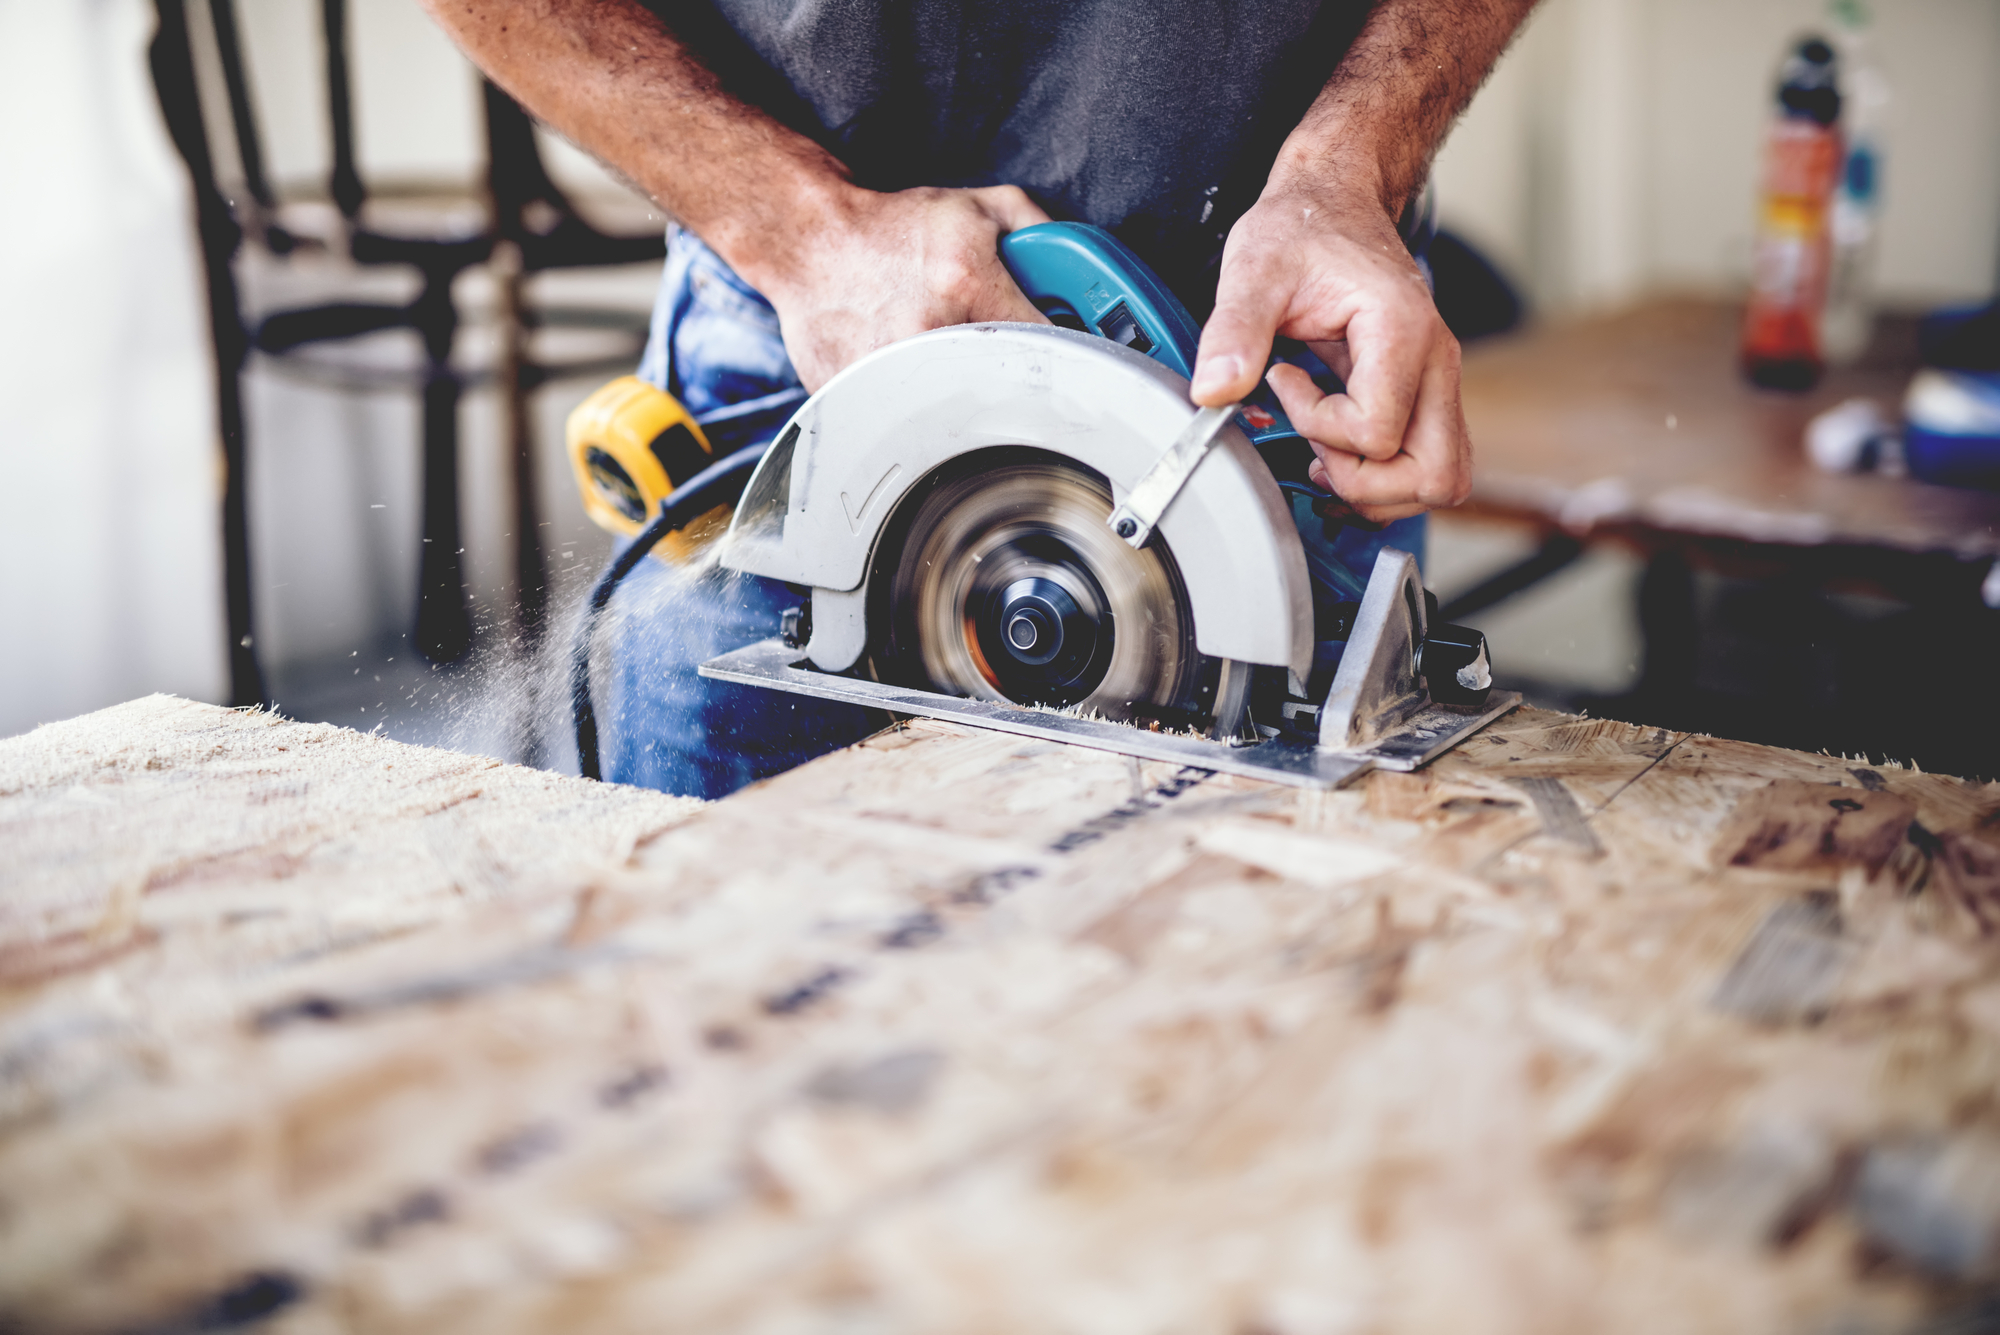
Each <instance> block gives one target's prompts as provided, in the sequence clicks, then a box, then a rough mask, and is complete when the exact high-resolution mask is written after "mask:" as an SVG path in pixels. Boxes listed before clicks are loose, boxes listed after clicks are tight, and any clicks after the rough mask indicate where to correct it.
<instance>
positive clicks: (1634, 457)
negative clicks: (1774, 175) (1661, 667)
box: [1464, 298, 2000, 603]
mask: <svg viewBox="0 0 2000 1335" xmlns="http://www.w3.org/2000/svg"><path fill="white" fill-rule="evenodd" d="M1742 318H1743V317H1742V308H1741V307H1740V306H1737V305H1734V304H1731V303H1727V302H1719V301H1704V300H1698V299H1693V298H1662V299H1656V300H1651V301H1647V302H1645V303H1643V304H1640V305H1638V306H1634V307H1631V308H1629V309H1626V310H1621V311H1616V312H1613V313H1610V314H1606V315H1600V316H1595V317H1591V318H1587V319H1576V320H1569V321H1556V322H1550V323H1547V324H1542V325H1536V326H1532V327H1530V328H1529V329H1528V330H1527V331H1526V332H1524V333H1522V334H1519V335H1514V336H1510V337H1503V338H1496V339H1492V340H1489V341H1486V342H1482V343H1479V344H1476V345H1475V346H1474V347H1472V348H1471V349H1469V350H1468V351H1467V353H1466V357H1465V376H1464V396H1465V416H1466V422H1467V425H1468V426H1469V427H1470V429H1471V432H1472V438H1473V440H1474V442H1475V444H1476V450H1477V453H1476V458H1475V467H1474V475H1473V493H1472V499H1471V503H1470V508H1469V511H1468V513H1472V514H1478V513H1482V512H1484V513H1486V514H1489V515H1493V516H1498V517H1507V518H1513V519H1519V520H1523V521H1526V522H1530V523H1533V524H1536V525H1539V526H1542V527H1544V528H1546V529H1549V530H1560V531H1564V532H1568V533H1570V534H1573V535H1576V536H1578V537H1589V536H1591V535H1605V536H1618V537H1622V538H1625V539H1627V540H1629V541H1631V542H1634V543H1636V544H1639V545H1641V546H1644V547H1647V548H1650V549H1659V548H1662V547H1668V548H1674V549H1678V550H1682V551H1692V550H1697V549H1699V550H1704V551H1706V552H1708V553H1710V554H1711V555H1713V556H1716V557H1718V558H1720V557H1724V556H1731V555H1733V556H1734V557H1736V558H1737V559H1739V560H1749V561H1754V560H1758V559H1762V560H1764V561H1766V562H1774V563H1791V564H1795V565H1796V564H1797V563H1800V562H1806V561H1810V562H1811V563H1812V565H1813V568H1814V570H1815V571H1816V572H1818V573H1820V574H1822V575H1825V576H1836V575H1841V574H1845V575H1849V576H1852V577H1854V578H1858V579H1864V580H1867V581H1870V582H1873V583H1876V584H1878V585H1881V586H1883V587H1885V588H1889V589H1891V590H1893V591H1895V592H1897V593H1898V594H1903V595H1907V593H1908V592H1909V589H1910V586H1911V585H1912V583H1913V582H1922V583H1926V584H1930V585H1932V586H1933V587H1935V585H1936V584H1937V583H1939V582H1942V583H1944V584H1946V585H1948V586H1950V587H1951V588H1952V589H1953V590H1954V591H1956V590H1959V589H1960V588H1963V590H1964V593H1965V595H1966V596H1968V597H1969V598H1970V600H1971V601H1972V602H1974V603H1976V602H1977V601H1978V592H1977V591H1978V586H1979V583H1980V581H1981V579H1982V578H1983V577H1984V576H1985V574H1986V572H1987V571H1988V570H1990V569H1991V568H1992V564H1993V562H1994V561H1995V560H2000V493H1995V492H1987V491H1976V490H1970V489H1966V488H1962V487H1941V486H1933V485H1931V484H1929V483H1924V482H1918V481H1916V480H1914V479H1910V478H1900V477H1886V476H1881V475H1878V474H1873V473H1844V474H1843V473H1826V472H1822V471H1820V470H1819V469H1817V468H1815V467H1814V466H1813V464H1812V462H1811V460H1809V459H1808V458H1807V457H1806V453H1805V443H1804V442H1805V428H1806V423H1807V422H1808V421H1810V420H1811V419H1812V417H1813V416H1814V415H1815V414H1817V413H1819V412H1822V411H1824V410H1825V409H1827V408H1830V407H1832V406H1833V405H1834V404H1836V403H1839V402H1841V401H1842V400H1844V399H1848V398H1853V397H1857V396H1860V397H1868V398H1872V399H1874V400H1875V401H1876V402H1877V403H1879V404H1880V405H1881V406H1882V407H1883V408H1884V409H1885V410H1886V411H1888V412H1889V413H1890V414H1891V415H1892V416H1893V415H1895V414H1896V413H1898V412H1899V410H1900V408H1901V405H1902V400H1903V391H1904V390H1905V389H1906V388H1907V387H1908V385H1909V381H1910V377H1911V375H1913V374H1914V373H1915V371H1916V370H1917V367H1918V364H1919V363H1918V359H1917V345H1916V322H1915V321H1914V320H1911V319H1908V318H1906V317H1905V318H1885V319H1884V320H1883V321H1881V323H1880V327H1879V329H1878V331H1877V335H1876V338H1875V340H1874V343H1873V344H1872V345H1871V347H1870V349H1869V352H1868V355H1867V356H1865V357H1864V358H1863V359H1862V360H1861V361H1860V362H1858V363H1857V364H1855V365H1853V366H1846V367H1837V368H1834V369H1832V370H1831V371H1829V372H1828V373H1827V375H1826V377H1825V378H1824V379H1823V380H1822V381H1821V382H1820V384H1819V385H1818V386H1816V387H1815V388H1814V389H1813V390H1812V391H1811V392H1809V393H1801V394H1791V393H1779V392H1774V391H1771V390H1760V389H1757V388H1755V387H1753V386H1752V385H1750V384H1749V383H1748V382H1747V381H1745V380H1744V378H1743V376H1742V373H1741V372H1740V371H1739V370H1738V369H1737V365H1736V350H1737V346H1738V343H1739V339H1740V332H1739V331H1740V329H1741V327H1742Z"/></svg>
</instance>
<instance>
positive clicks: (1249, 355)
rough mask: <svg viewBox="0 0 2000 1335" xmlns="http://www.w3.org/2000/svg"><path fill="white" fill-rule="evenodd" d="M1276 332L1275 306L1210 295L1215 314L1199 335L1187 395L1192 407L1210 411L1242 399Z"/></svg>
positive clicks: (1253, 299)
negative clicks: (1213, 298) (1209, 408)
mask: <svg viewBox="0 0 2000 1335" xmlns="http://www.w3.org/2000/svg"><path fill="white" fill-rule="evenodd" d="M1277 332H1278V310H1277V307H1276V306H1275V304H1272V303H1269V302H1265V301H1259V300H1257V299H1256V297H1255V296H1254V295H1252V294H1249V293H1236V292H1229V291H1222V292H1218V293H1217V294H1216V299H1215V313H1214V314H1212V315H1210V316H1209V317H1208V324H1207V325H1206V326H1205V327H1204V328H1203V329H1202V331H1201V349H1200V351H1199V352H1197V353H1196V354H1195V359H1194V381H1193V383H1192V384H1191V385H1190V386H1189V393H1190V394H1191V395H1192V396H1193V398H1194V401H1195V402H1196V403H1199V404H1201V405H1202V406H1204V407H1216V406H1219V405H1221V404H1225V403H1235V402H1237V401H1238V400H1239V399H1243V398H1247V397H1248V396H1249V395H1250V393H1251V391H1253V390H1255V389H1256V388H1257V382H1258V381H1259V380H1261V379H1262V378H1263V375H1264V363H1265V362H1267V361H1269V360H1270V358H1271V338H1272V336H1273V335H1274V334H1276V333H1277Z"/></svg>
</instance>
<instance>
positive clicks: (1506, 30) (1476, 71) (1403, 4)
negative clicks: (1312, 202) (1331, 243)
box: [1271, 0, 1534, 217]
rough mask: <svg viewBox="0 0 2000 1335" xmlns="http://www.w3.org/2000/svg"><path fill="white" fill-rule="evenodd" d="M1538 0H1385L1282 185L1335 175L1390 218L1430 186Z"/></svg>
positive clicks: (1322, 102)
mask: <svg viewBox="0 0 2000 1335" xmlns="http://www.w3.org/2000/svg"><path fill="white" fill-rule="evenodd" d="M1533 7H1534V0H1381V3H1378V4H1377V5H1376V6H1375V8H1374V10H1373V12H1372V13H1370V14H1369V16H1368V20H1367V22H1366V23H1365V24H1364V25H1363V27H1362V29H1361V33H1360V35H1359V36H1357V37H1356V38H1355V39H1354V44H1353V45H1352V46H1351V47H1349V48H1348V51H1347V55H1346V57H1345V59H1343V60H1342V61H1341V62H1340V64H1339V65H1338V66H1337V67H1336V68H1335V69H1334V72H1333V77H1332V78H1331V79H1329V80H1328V81H1327V84H1326V87H1325V88H1324V89H1322V90H1321V91H1320V95H1319V97H1318V98H1316V99H1315V100H1314V102H1313V104H1312V107H1311V108H1310V109H1309V110H1308V111H1307V112H1306V114H1305V117H1304V118H1303V119H1302V120H1301V121H1300V122H1299V125H1298V128H1297V129H1295V130H1294V131H1293V132H1292V134H1291V135H1290V137H1288V138H1287V139H1286V141H1285V145H1284V148H1283V149H1282V150H1281V151H1280V152H1279V155H1278V161H1277V163H1276V165H1275V166H1274V167H1273V169H1272V172H1271V183H1272V185H1273V186H1275V187H1278V188H1281V189H1285V188H1290V187H1292V186H1299V185H1306V186H1310V185H1312V184H1314V183H1320V184H1324V183H1326V182H1330V181H1337V182H1339V183H1341V185H1342V186H1343V187H1344V188H1349V189H1352V188H1360V189H1363V190H1366V191H1368V192H1370V193H1372V194H1373V195H1375V196H1376V198H1377V199H1378V200H1379V202H1380V203H1381V205H1382V207H1383V209H1385V210H1386V211H1387V212H1388V213H1389V215H1390V216H1391V217H1393V216H1395V215H1396V214H1398V213H1400V212H1401V211H1402V208H1403V205H1404V203H1405V202H1406V201H1407V200H1408V199H1409V197H1410V194H1411V193H1412V192H1413V191H1415V190H1416V189H1417V188H1418V187H1419V186H1421V185H1422V184H1423V181H1424V177H1425V176H1426V175H1427V174H1428V173H1429V171H1430V164H1431V158H1432V157H1433V155H1435V154H1436V152H1437V148H1438V145H1439V144H1440V143H1441V142H1442V141H1443V139H1444V136H1445V134H1446V132H1447V131H1449V130H1450V129H1451V126H1452V122H1453V121H1455V120H1457V119H1458V116H1459V114H1460V113H1461V112H1463V111H1464V110H1465V108H1466V105H1467V104H1468V103H1469V102H1471V101H1472V95H1473V94H1474V93H1475V92H1477V91H1478V90H1479V85H1480V84H1481V83H1483V82H1484V81H1485V79H1486V76H1487V74H1488V73H1490V72H1491V71H1492V69H1493V64H1494V62H1495V61H1497V60H1498V59H1499V58H1500V53H1501V52H1502V51H1504V50H1506V48H1507V43H1508V42H1509V41H1510V40H1511V39H1512V38H1513V35H1514V32H1515V30H1516V29H1517V28H1518V27H1520V25H1521V21H1522V20H1523V19H1525V18H1526V17H1527V15H1528V11H1529V10H1530V9H1532V8H1533Z"/></svg>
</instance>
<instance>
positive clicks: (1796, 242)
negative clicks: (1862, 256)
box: [1743, 37, 1842, 389]
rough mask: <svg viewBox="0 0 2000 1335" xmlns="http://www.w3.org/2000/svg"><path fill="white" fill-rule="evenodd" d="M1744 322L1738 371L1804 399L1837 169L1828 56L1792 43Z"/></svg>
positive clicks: (1816, 46)
mask: <svg viewBox="0 0 2000 1335" xmlns="http://www.w3.org/2000/svg"><path fill="white" fill-rule="evenodd" d="M1777 110H1778V114H1777V117H1776V118H1775V119H1774V120H1773V121H1772V122H1771V129H1770V133H1769V136H1768V137H1767V139H1766V141H1765V156H1764V186H1763V194H1762V198H1761V200H1760V206H1759V209H1758V220H1757V240H1756V249H1755V252H1754V254H1753V256H1752V260H1751V275H1750V307H1749V310H1748V311H1747V312H1746V313H1745V316H1744V321H1743V371H1744V374H1746V375H1748V376H1749V377H1750V379H1751V380H1752V381H1753V382H1755V383H1756V384H1759V385H1763V386H1766V387H1768V388H1772V389H1809V388H1811V387H1812V385H1814V384H1815V383H1816V382H1817V381H1818V380H1819V377H1820V373H1821V371H1823V370H1824V369H1825V366H1826V362H1825V356H1824V352H1823V350H1822V348H1821V344H1820V321H1821V318H1822V316H1823V314H1824V312H1825V309H1826V289H1827V273H1828V269H1829V267H1830V264H1831V260H1832V235H1831V225H1830V222H1831V220H1830V214H1831V211H1832V204H1833V193H1834V187H1835V185H1836V184H1837V183H1838V181H1839V179H1840V169H1841V163H1842V151H1841V137H1840V90H1839V87H1838V84H1837V82H1836V78H1835V68H1834V54H1833V48H1832V47H1831V46H1829V45H1828V44H1827V43H1826V41H1825V40H1824V39H1822V38H1819V37H1807V38H1803V39H1801V40H1800V41H1799V43H1798V44H1797V46H1795V47H1794V48H1793V50H1792V53H1791V54H1790V56H1788V57H1787V58H1786V60H1785V63H1784V66H1783V69H1782V71H1781V73H1780V75H1779V83H1778V108H1777Z"/></svg>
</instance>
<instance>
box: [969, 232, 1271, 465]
mask: <svg viewBox="0 0 2000 1335" xmlns="http://www.w3.org/2000/svg"><path fill="white" fill-rule="evenodd" d="M1000 262H1001V263H1002V264H1004V265H1006V266H1007V272H1008V273H1010V274H1012V275H1013V277H1014V282H1015V284H1016V285H1017V286H1019V287H1020V289H1021V291H1022V293H1023V294H1024V295H1026V297H1027V298H1028V300H1029V301H1032V302H1033V303H1034V304H1035V309H1036V310H1038V311H1040V312H1041V313H1042V314H1044V315H1046V316H1048V317H1049V319H1050V320H1051V321H1052V322H1054V323H1055V324H1058V325H1061V326H1063V327H1064V328H1066V329H1075V330H1079V331H1081V332H1083V333H1086V334H1096V335H1098V336H1099V337H1100V338H1108V339H1110V340H1111V341H1112V342H1114V343H1118V344H1122V345H1123V346H1125V347H1128V348H1130V349H1132V350H1133V351H1134V352H1142V353H1144V354H1146V356H1148V357H1151V358H1152V359H1153V360H1154V361H1156V362H1158V363H1160V365H1162V366H1164V367H1166V368H1168V369H1169V370H1172V371H1176V372H1178V373H1179V374H1181V375H1183V376H1186V377H1187V378H1188V379H1190V380H1191V379H1193V378H1194V354H1195V349H1196V348H1197V347H1199V346H1200V344H1201V327H1200V326H1199V325H1197V324H1196V323H1195V322H1194V317H1193V316H1192V315H1189V314H1188V308H1187V307H1186V306H1184V305H1182V304H1181V299H1180V298H1179V297H1177V296H1175V295H1174V294H1173V292H1172V290H1171V289H1169V288H1168V287H1167V285H1166V284H1165V283H1162V282H1161V281H1160V279H1159V276H1158V275H1156V274H1155V273H1154V272H1153V271H1152V269H1151V268H1149V267H1148V266H1147V264H1146V262H1145V261H1144V260H1142V259H1140V258H1139V257H1138V256H1137V255H1135V254H1133V253H1132V248H1131V247H1130V246H1127V245H1126V244H1125V243H1124V242H1123V241H1120V240H1119V239H1118V238H1117V237H1115V236H1113V235H1111V233H1109V232H1107V231H1105V230H1104V229H1103V228H1102V227H1093V226H1091V225H1090V224H1089V223H1078V222H1048V223H1036V224H1035V225H1034V226H1033V227H1023V228H1021V229H1020V230H1018V231H1013V232H1009V233H1007V235H1006V236H1003V237H1001V238H1000ZM1236 419H1237V422H1238V423H1239V424H1240V425H1241V426H1242V428H1243V430H1244V433H1245V434H1246V435H1248V436H1249V437H1250V440H1251V442H1252V443H1253V444H1257V445H1262V444H1264V443H1265V442H1266V441H1272V440H1281V439H1284V438H1286V437H1296V436H1297V435H1298V432H1297V431H1295V430H1293V429H1292V424H1291V421H1290V420H1289V419H1288V418H1287V417H1286V416H1285V410H1284V409H1283V408H1282V407H1280V406H1279V404H1278V396H1277V395H1276V394H1274V393H1272V392H1271V387H1270V386H1269V385H1265V384H1262V383H1260V384H1259V385H1258V386H1257V390H1256V392H1255V393H1253V394H1252V395H1251V396H1250V397H1249V398H1247V399H1245V400H1244V401H1243V403H1242V405H1241V406H1240V407H1239V408H1238V410H1237V414H1236Z"/></svg>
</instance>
